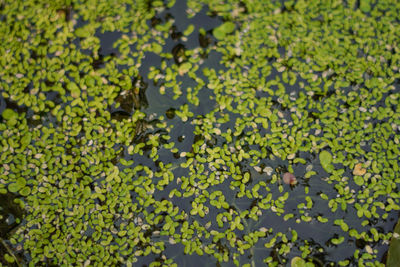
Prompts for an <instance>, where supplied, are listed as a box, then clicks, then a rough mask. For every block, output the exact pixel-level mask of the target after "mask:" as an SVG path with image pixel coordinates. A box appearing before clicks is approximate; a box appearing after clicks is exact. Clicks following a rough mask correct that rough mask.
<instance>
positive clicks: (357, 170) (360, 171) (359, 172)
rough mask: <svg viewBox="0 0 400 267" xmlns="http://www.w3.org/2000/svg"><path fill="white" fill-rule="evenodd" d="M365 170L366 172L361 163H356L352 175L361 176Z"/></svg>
mask: <svg viewBox="0 0 400 267" xmlns="http://www.w3.org/2000/svg"><path fill="white" fill-rule="evenodd" d="M366 172H367V170H366V169H365V168H363V167H362V163H357V164H356V165H355V166H354V170H353V174H354V175H359V176H363V175H364V174H365V173H366Z"/></svg>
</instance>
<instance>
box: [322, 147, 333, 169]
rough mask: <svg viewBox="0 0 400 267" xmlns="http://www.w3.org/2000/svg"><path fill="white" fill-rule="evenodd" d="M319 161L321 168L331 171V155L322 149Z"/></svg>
mask: <svg viewBox="0 0 400 267" xmlns="http://www.w3.org/2000/svg"><path fill="white" fill-rule="evenodd" d="M319 161H320V163H321V166H322V168H324V169H325V170H326V171H327V172H332V171H333V170H334V168H333V165H332V155H331V153H329V152H328V151H326V150H324V151H321V153H319Z"/></svg>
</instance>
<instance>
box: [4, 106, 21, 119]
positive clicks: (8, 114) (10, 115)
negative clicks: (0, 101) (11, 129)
mask: <svg viewBox="0 0 400 267" xmlns="http://www.w3.org/2000/svg"><path fill="white" fill-rule="evenodd" d="M1 115H2V116H3V118H4V119H5V120H10V119H16V118H17V117H18V113H17V112H15V111H14V110H12V109H9V108H6V109H5V110H4V111H3V113H2V114H1Z"/></svg>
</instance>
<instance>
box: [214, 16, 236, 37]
mask: <svg viewBox="0 0 400 267" xmlns="http://www.w3.org/2000/svg"><path fill="white" fill-rule="evenodd" d="M234 30H235V24H234V23H233V22H230V21H228V22H225V23H224V24H222V25H220V26H218V27H217V28H215V29H214V30H213V35H214V37H215V38H217V39H218V40H222V39H224V38H225V36H226V35H227V34H229V33H231V32H233V31H234Z"/></svg>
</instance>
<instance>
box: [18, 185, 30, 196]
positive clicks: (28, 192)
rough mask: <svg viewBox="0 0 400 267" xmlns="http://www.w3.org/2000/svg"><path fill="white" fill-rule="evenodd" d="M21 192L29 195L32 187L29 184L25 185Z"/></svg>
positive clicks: (22, 194) (23, 194)
mask: <svg viewBox="0 0 400 267" xmlns="http://www.w3.org/2000/svg"><path fill="white" fill-rule="evenodd" d="M19 193H20V194H21V196H24V197H26V196H29V194H30V193H31V188H30V187H28V186H25V187H24V188H22V189H21V190H20V191H19Z"/></svg>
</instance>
